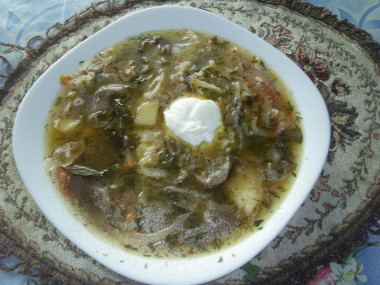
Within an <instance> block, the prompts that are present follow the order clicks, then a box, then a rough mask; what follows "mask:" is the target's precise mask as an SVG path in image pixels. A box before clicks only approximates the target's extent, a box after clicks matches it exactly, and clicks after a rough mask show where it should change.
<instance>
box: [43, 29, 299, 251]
mask: <svg viewBox="0 0 380 285" xmlns="http://www.w3.org/2000/svg"><path fill="white" fill-rule="evenodd" d="M60 83H61V85H62V88H61V91H60V93H59V94H58V96H57V99H56V101H55V103H54V105H53V106H52V110H51V112H50V115H49V118H48V121H47V124H46V159H45V167H46V169H47V171H48V172H49V175H50V176H51V178H52V180H53V181H54V182H55V183H56V184H57V188H59V190H60V192H61V193H62V194H63V196H64V197H65V199H66V200H67V201H68V203H69V204H70V205H72V206H73V207H74V208H75V211H76V212H78V213H80V215H81V218H82V219H84V221H85V223H86V224H87V225H89V226H91V228H95V229H96V230H97V231H98V232H101V233H104V234H105V235H106V236H107V237H108V238H110V239H112V240H114V241H117V242H118V243H120V244H122V245H123V246H124V247H125V248H128V249H130V250H135V251H138V252H139V253H141V254H144V255H155V256H164V255H165V256H188V255H194V254H198V253H201V252H207V251H211V250H215V249H219V248H221V247H223V246H226V245H229V244H231V243H233V242H234V241H235V240H236V239H238V238H239V237H240V236H244V235H245V234H247V233H251V232H253V231H255V230H260V229H261V227H262V226H263V225H264V226H265V223H263V220H265V218H266V217H267V216H268V215H269V214H270V212H271V211H272V210H273V209H274V208H275V205H276V204H277V203H278V202H279V201H281V199H282V198H283V196H284V195H286V192H287V189H288V188H289V187H290V186H291V184H292V181H293V180H294V177H295V176H296V170H297V158H298V156H299V153H300V151H301V146H302V131H301V129H300V126H299V119H300V118H299V116H298V113H297V112H296V111H295V108H294V106H293V104H292V100H291V96H290V95H289V94H288V91H287V90H286V88H285V87H284V85H283V84H282V83H281V81H280V80H279V79H278V78H277V77H276V75H275V74H274V73H273V72H271V71H270V70H269V69H268V68H266V66H265V64H264V63H263V62H262V61H261V60H260V59H259V58H257V57H255V56H254V55H253V54H252V53H250V52H249V51H247V50H245V49H243V48H242V47H240V46H238V45H236V44H234V43H231V42H229V41H226V40H224V39H222V38H219V37H216V36H210V35H206V34H202V33H199V32H196V31H192V30H187V29H180V30H168V31H157V32H151V33H146V34H142V35H138V36H135V37H132V38H128V39H125V40H123V41H121V42H119V43H117V44H116V45H114V46H112V47H110V48H107V49H104V50H102V51H101V52H99V53H98V54H97V55H95V56H94V57H93V58H92V59H90V60H88V61H85V62H80V63H79V67H78V69H77V70H76V71H75V72H74V73H73V74H71V75H61V77H60Z"/></svg>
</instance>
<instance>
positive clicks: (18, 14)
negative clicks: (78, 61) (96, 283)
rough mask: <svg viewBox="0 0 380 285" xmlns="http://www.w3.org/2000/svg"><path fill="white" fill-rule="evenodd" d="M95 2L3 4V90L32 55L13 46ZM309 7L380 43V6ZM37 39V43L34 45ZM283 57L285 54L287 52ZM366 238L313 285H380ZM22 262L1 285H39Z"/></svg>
mask: <svg viewBox="0 0 380 285" xmlns="http://www.w3.org/2000/svg"><path fill="white" fill-rule="evenodd" d="M94 2H97V1H96V0H77V1H67V0H66V1H59V0H50V1H37V0H31V1H28V0H17V1H12V0H0V42H4V43H9V44H10V45H0V85H1V84H2V83H3V82H4V80H5V78H4V76H3V75H4V74H6V73H9V72H10V71H11V70H12V69H13V68H14V67H15V66H16V65H17V63H18V62H19V60H20V59H21V58H22V56H23V53H27V50H25V49H22V48H20V49H18V50H17V52H9V51H10V49H12V46H14V47H24V46H26V45H32V46H33V45H35V44H37V43H38V41H39V37H38V35H40V34H44V33H45V32H46V31H47V30H48V29H49V28H50V27H52V26H53V25H54V24H56V23H57V22H61V23H63V22H64V21H67V19H70V17H71V16H72V15H73V14H74V13H77V12H79V11H80V10H81V9H83V8H85V7H87V6H89V5H90V4H91V3H94ZM116 2H117V1H116ZM307 2H309V3H312V4H314V5H316V6H320V7H326V8H328V9H329V10H330V11H331V12H332V13H333V14H335V15H337V16H338V18H340V19H347V21H349V22H351V23H353V24H355V25H356V26H358V27H359V28H361V29H364V30H366V31H367V32H368V33H370V34H371V35H372V36H373V39H374V40H376V41H377V42H380V1H379V0H360V1H358V0H331V1H330V0H308V1H307ZM32 38H33V40H30V39H32ZM283 52H285V53H286V51H285V50H284V51H283ZM321 72H322V70H321ZM310 76H312V75H310ZM314 76H323V74H317V73H316V74H314ZM337 88H339V86H338V87H337ZM367 234H368V240H367V241H366V243H364V244H362V245H361V246H359V247H357V248H355V249H354V250H353V252H352V253H351V255H350V257H349V258H348V259H347V260H346V261H345V262H344V263H343V264H338V263H336V262H330V263H328V264H321V265H320V266H319V267H318V268H317V275H316V276H315V279H314V280H310V281H309V282H308V285H316V284H321V285H322V284H374V285H376V284H380V233H379V225H378V224H377V225H376V224H375V225H374V228H373V229H372V230H371V231H370V232H369V233H367ZM0 246H1V245H0ZM18 262H19V260H18V258H17V257H16V256H8V257H3V258H0V284H33V283H35V284H38V283H39V281H40V280H39V278H35V277H33V273H38V270H37V269H34V268H31V274H30V276H27V275H22V274H19V273H18V272H17V264H18ZM258 270H259V269H258ZM37 275H38V274H37ZM254 277H255V276H250V275H249V274H247V279H248V280H251V281H252V280H253V279H254Z"/></svg>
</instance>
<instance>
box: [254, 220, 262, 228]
mask: <svg viewBox="0 0 380 285" xmlns="http://www.w3.org/2000/svg"><path fill="white" fill-rule="evenodd" d="M262 222H264V220H257V221H255V222H254V223H255V226H256V227H258V226H260V225H261V223H262Z"/></svg>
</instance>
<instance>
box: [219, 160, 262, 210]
mask: <svg viewBox="0 0 380 285" xmlns="http://www.w3.org/2000/svg"><path fill="white" fill-rule="evenodd" d="M226 188H227V193H228V195H229V197H230V199H231V200H232V201H233V202H234V203H235V205H236V206H237V207H238V208H239V209H240V210H241V211H242V212H243V213H245V214H246V215H251V214H252V213H253V212H254V210H255V208H256V207H257V206H259V205H260V203H261V202H260V201H262V200H263V198H264V192H263V191H262V189H261V179H260V174H259V172H258V170H257V168H255V167H246V168H243V169H236V171H234V173H233V174H232V175H231V178H230V179H229V180H228V181H227V185H226Z"/></svg>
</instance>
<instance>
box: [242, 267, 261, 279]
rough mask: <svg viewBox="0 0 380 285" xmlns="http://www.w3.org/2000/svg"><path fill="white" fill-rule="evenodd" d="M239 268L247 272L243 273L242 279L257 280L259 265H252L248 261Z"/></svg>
mask: <svg viewBox="0 0 380 285" xmlns="http://www.w3.org/2000/svg"><path fill="white" fill-rule="evenodd" d="M240 269H242V270H244V271H245V272H246V273H247V274H245V275H244V277H243V278H244V279H245V280H248V281H251V282H257V280H258V279H257V276H258V275H259V272H260V270H261V268H260V267H258V266H257V265H253V264H251V263H250V262H248V263H246V264H244V265H243V266H242V267H241V268H240Z"/></svg>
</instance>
